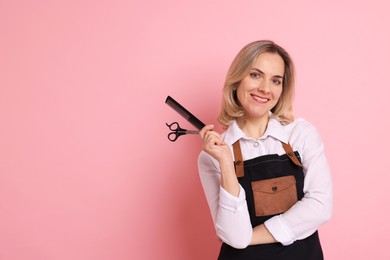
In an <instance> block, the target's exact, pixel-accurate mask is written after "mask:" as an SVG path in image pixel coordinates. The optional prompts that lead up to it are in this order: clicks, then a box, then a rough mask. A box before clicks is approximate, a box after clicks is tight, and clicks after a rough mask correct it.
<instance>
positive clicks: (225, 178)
mask: <svg viewBox="0 0 390 260" xmlns="http://www.w3.org/2000/svg"><path fill="white" fill-rule="evenodd" d="M219 166H220V169H221V187H222V188H224V189H225V190H226V191H227V192H229V193H230V194H232V195H233V196H236V197H238V195H239V192H240V184H239V182H238V180H237V177H236V172H235V170H234V164H233V161H232V160H225V161H224V162H220V165H219Z"/></svg>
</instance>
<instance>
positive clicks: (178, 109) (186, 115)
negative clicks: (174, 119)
mask: <svg viewBox="0 0 390 260" xmlns="http://www.w3.org/2000/svg"><path fill="white" fill-rule="evenodd" d="M165 103H166V104H167V105H168V106H170V107H171V108H172V109H173V110H175V111H176V112H177V113H179V114H180V115H181V116H182V117H184V118H185V119H186V120H188V119H189V118H190V113H189V112H188V111H187V110H186V109H185V108H184V107H182V106H181V105H180V104H179V103H177V102H176V101H175V100H174V99H173V98H171V97H170V96H168V97H167V99H166V100H165Z"/></svg>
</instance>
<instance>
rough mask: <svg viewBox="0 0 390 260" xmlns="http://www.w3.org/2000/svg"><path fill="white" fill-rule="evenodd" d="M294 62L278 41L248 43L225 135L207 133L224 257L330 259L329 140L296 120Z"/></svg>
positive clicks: (205, 154) (224, 115)
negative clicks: (326, 227)
mask: <svg viewBox="0 0 390 260" xmlns="http://www.w3.org/2000/svg"><path fill="white" fill-rule="evenodd" d="M293 93H294V65H293V62H292V60H291V58H290V56H289V54H288V53H287V52H286V51H285V50H284V49H283V48H281V47H280V46H278V45H277V44H275V43H273V42H271V41H256V42H253V43H250V44H248V45H247V46H245V47H244V48H243V49H242V50H241V51H240V52H239V53H238V55H237V56H236V58H235V59H234V61H233V62H232V64H231V66H230V69H229V71H228V73H227V77H226V82H225V85H224V89H223V98H222V108H221V111H220V115H219V117H218V121H219V122H220V123H221V124H222V126H223V127H224V129H226V132H225V133H223V134H222V135H219V134H218V133H217V132H216V131H211V130H212V129H213V127H214V126H213V125H207V126H205V127H204V128H203V129H202V130H201V131H200V136H201V138H202V141H203V151H202V152H201V153H200V155H199V159H198V168H199V174H200V177H201V182H202V186H203V189H204V192H205V195H206V198H207V202H208V205H209V207H210V211H211V215H212V218H213V221H214V225H215V229H216V232H217V235H218V237H219V238H220V239H221V240H222V241H223V243H222V246H221V250H220V254H219V258H218V259H240V260H244V259H305V260H308V259H316V260H317V259H323V253H322V249H321V244H320V241H319V237H318V232H317V229H318V228H319V226H320V225H321V224H323V223H325V222H326V221H328V220H329V219H330V217H331V214H332V181H331V175H330V171H329V167H328V163H327V160H326V157H325V154H324V149H323V144H322V141H321V138H320V136H319V134H318V132H317V130H316V129H315V127H314V126H313V125H311V124H310V123H309V122H307V121H305V120H303V119H294V117H293V114H292V98H293Z"/></svg>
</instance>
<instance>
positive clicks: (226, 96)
mask: <svg viewBox="0 0 390 260" xmlns="http://www.w3.org/2000/svg"><path fill="white" fill-rule="evenodd" d="M266 52H269V53H276V54H278V55H279V56H280V57H281V58H282V59H283V61H284V75H283V85H282V86H283V90H282V93H281V95H280V98H279V101H278V103H277V104H276V105H275V106H274V107H273V108H272V109H271V112H272V117H274V118H276V119H277V120H278V121H279V122H281V123H282V124H288V123H291V122H292V121H293V120H294V116H293V112H292V100H293V96H294V81H295V69H294V64H293V62H292V59H291V57H290V55H289V54H288V53H287V52H286V51H285V50H284V49H283V48H282V47H280V46H279V45H277V44H275V43H274V42H272V41H268V40H262V41H255V42H252V43H249V44H248V45H246V46H245V47H244V48H242V49H241V51H240V52H239V53H238V54H237V56H236V57H235V58H234V60H233V62H232V64H231V65H230V68H229V70H228V72H227V75H226V80H225V84H224V87H223V95H222V107H221V111H220V113H219V116H218V122H219V123H220V124H221V125H222V127H223V128H225V129H226V128H227V127H228V126H229V123H230V121H231V120H234V119H238V118H241V117H243V116H245V111H244V109H243V108H242V107H241V106H240V104H239V102H238V100H237V96H236V94H235V91H236V89H237V87H238V86H239V85H240V82H241V80H243V79H244V78H245V77H246V76H247V75H248V73H249V71H250V69H251V67H252V66H253V64H254V63H255V62H256V59H257V57H258V56H259V55H260V54H262V53H266Z"/></svg>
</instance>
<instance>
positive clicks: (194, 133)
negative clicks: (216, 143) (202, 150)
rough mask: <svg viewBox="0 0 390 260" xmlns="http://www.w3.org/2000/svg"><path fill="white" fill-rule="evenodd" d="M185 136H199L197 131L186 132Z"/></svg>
mask: <svg viewBox="0 0 390 260" xmlns="http://www.w3.org/2000/svg"><path fill="white" fill-rule="evenodd" d="M186 134H188V135H197V134H199V131H196V130H187V131H186Z"/></svg>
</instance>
